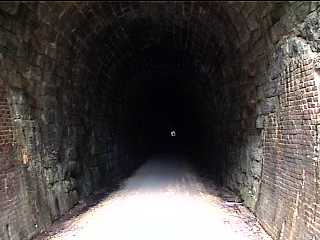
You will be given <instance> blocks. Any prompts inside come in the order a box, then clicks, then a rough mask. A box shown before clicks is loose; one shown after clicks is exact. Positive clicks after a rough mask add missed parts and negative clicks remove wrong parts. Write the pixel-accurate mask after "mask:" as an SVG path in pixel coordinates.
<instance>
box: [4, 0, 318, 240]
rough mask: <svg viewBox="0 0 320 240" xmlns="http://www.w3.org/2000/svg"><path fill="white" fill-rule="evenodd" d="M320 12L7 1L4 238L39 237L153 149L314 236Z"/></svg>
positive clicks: (268, 224)
mask: <svg viewBox="0 0 320 240" xmlns="http://www.w3.org/2000/svg"><path fill="white" fill-rule="evenodd" d="M319 14H320V8H319V3H318V2H311V1H310V2H294V1H288V2H272V1H270V2H269V1H265V2H233V1H228V2H223V1H222V2H215V1H213V2H202V1H200V2H89V1H88V2H77V1H74V2H2V3H0V27H1V28H0V68H1V71H0V210H1V212H2V214H1V215H0V239H3V240H22V239H23V240H29V239H32V238H33V237H35V236H37V234H39V233H41V232H43V231H45V230H46V229H48V227H49V226H50V225H52V223H54V222H55V221H57V220H58V219H60V218H61V217H63V216H64V215H65V214H67V213H68V212H69V211H70V210H72V209H73V208H74V207H76V206H77V205H78V204H79V203H81V202H82V201H83V199H87V198H88V197H90V196H92V195H93V194H94V193H95V192H97V191H99V190H101V189H113V188H115V186H118V185H119V184H120V183H121V182H123V181H124V179H127V178H129V177H130V176H132V175H133V174H134V173H135V172H136V171H139V168H140V167H141V166H143V165H144V164H146V163H147V162H148V160H150V158H153V157H159V156H162V158H163V159H167V161H168V159H169V161H170V159H172V156H175V157H177V158H179V159H182V160H183V161H185V162H186V164H188V165H190V166H192V169H194V170H195V171H196V172H197V173H198V174H199V175H201V176H206V178H208V179H210V181H211V182H212V184H215V186H218V187H221V188H226V189H228V190H229V191H231V192H233V194H235V195H236V196H237V198H239V199H240V200H239V202H238V203H241V204H243V206H245V207H246V208H247V209H249V211H250V212H251V213H252V214H254V216H255V217H256V219H257V221H258V222H259V224H260V225H261V226H262V227H263V229H264V230H265V231H266V232H267V233H268V234H269V235H270V236H271V238H272V239H288V240H293V239H301V240H302V239H320V227H319V226H320V225H319V224H320V219H319V216H320V210H319V209H320V208H319V200H320V197H319V191H320V185H319V183H320V180H319V179H320V178H319V174H320V168H319V134H318V130H319V123H318V122H320V117H319V113H320V110H319V106H320V105H319V87H320V85H319V81H320V77H319V74H320V72H319V71H320V70H319V69H320V54H319V52H320V42H319V41H320V38H319V36H320V35H319V31H320V27H319V26H320V21H319V19H320V18H319ZM162 158H161V159H162ZM164 174H165V173H164Z"/></svg>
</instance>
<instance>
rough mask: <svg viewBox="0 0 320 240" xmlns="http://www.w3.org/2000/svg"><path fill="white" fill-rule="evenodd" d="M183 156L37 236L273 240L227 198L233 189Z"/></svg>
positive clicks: (142, 171)
mask: <svg viewBox="0 0 320 240" xmlns="http://www.w3.org/2000/svg"><path fill="white" fill-rule="evenodd" d="M181 160H182V159H179V158H178V157H168V156H158V157H155V158H152V159H150V160H149V161H148V162H146V163H145V164H144V165H143V166H142V167H141V168H139V169H138V170H137V171H136V173H135V174H134V175H132V176H131V177H130V178H129V179H127V180H126V181H125V182H124V183H123V185H122V186H121V188H120V190H118V191H116V192H114V193H112V194H110V195H109V196H107V197H104V198H103V199H102V200H101V201H99V202H98V203H97V204H95V205H94V204H93V205H94V206H91V207H90V208H88V209H87V210H86V211H82V213H79V214H75V212H77V208H78V210H79V209H83V208H84V205H86V204H84V203H82V205H81V204H80V205H79V206H78V207H76V208H75V209H74V210H72V211H71V213H70V214H71V215H73V217H70V216H69V217H67V218H66V217H65V218H64V219H62V220H60V221H58V222H56V223H55V224H53V226H52V227H51V228H50V229H49V230H48V231H47V232H45V233H43V234H41V235H40V236H38V237H37V238H36V240H49V239H51V240H62V239H64V240H75V239H77V240H85V239H86V240H88V239H92V240H94V239H112V240H129V239H130V240H149V239H152V240H158V239H159V240H164V239H165V240H173V239H174V240H180V239H181V240H182V239H183V240H188V239H190V240H191V239H193V240H194V239H201V240H206V239H224V240H242V239H249V240H251V239H252V240H253V239H261V240H269V239H270V240H271V238H270V237H269V236H268V235H267V234H266V233H265V232H264V231H263V229H262V228H261V227H260V225H259V224H258V222H257V220H256V219H255V217H254V216H253V215H252V214H251V213H250V212H249V211H248V210H247V209H246V208H245V207H244V206H242V205H241V203H230V202H227V201H226V199H229V200H230V199H236V197H234V196H233V195H232V193H230V192H228V191H227V190H226V189H219V188H218V187H216V186H214V185H213V184H212V183H210V184H209V182H206V180H204V179H203V178H200V177H198V176H197V175H196V174H195V173H194V172H193V170H192V168H190V167H189V166H188V165H187V164H186V163H185V162H184V161H181ZM208 186H210V187H208ZM72 212H74V213H72ZM70 214H69V215H70Z"/></svg>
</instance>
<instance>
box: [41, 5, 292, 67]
mask: <svg viewBox="0 0 320 240" xmlns="http://www.w3.org/2000/svg"><path fill="white" fill-rule="evenodd" d="M41 5H42V7H41ZM66 5H68V6H67V7H66ZM286 5H287V3H271V2H263V3H250V4H249V3H245V2H227V3H223V4H221V3H219V2H185V3H184V2H176V3H167V2H159V3H157V2H149V3H144V2H143V3H139V2H137V3H136V2H121V3H116V2H113V3H111V4H110V3H99V2H74V3H72V2H70V3H68V4H65V3H56V4H54V5H52V4H49V3H41V4H40V8H39V11H40V14H39V15H40V18H41V19H42V20H43V21H48V22H56V31H58V32H61V35H60V36H63V38H62V39H61V41H65V40H67V41H69V42H70V45H71V46H73V47H76V48H78V53H79V54H81V55H82V56H84V57H85V58H86V59H90V56H92V57H93V58H94V59H95V61H94V63H93V62H92V61H91V62H92V63H93V64H94V65H95V67H96V68H97V70H98V69H101V68H104V67H105V66H106V65H107V66H108V69H109V71H112V69H113V66H115V67H116V68H118V69H120V71H123V69H124V66H126V67H128V66H129V68H131V69H132V68H134V67H133V66H135V67H137V66H136V65H137V64H142V65H150V64H148V61H149V60H150V59H148V57H145V59H144V60H143V61H144V62H143V63H141V62H139V63H138V62H137V61H133V59H137V56H139V55H141V54H142V55H144V56H145V54H144V51H145V50H146V49H147V48H149V47H151V46H159V45H161V46H162V47H164V46H166V47H167V48H168V49H179V50H184V51H186V52H188V54H190V55H192V56H193V59H194V61H195V62H196V64H197V65H199V66H200V68H201V70H202V71H204V72H207V73H208V72H210V71H212V70H213V69H212V67H213V64H212V59H214V58H216V57H218V58H219V59H221V61H222V59H223V58H227V57H228V58H230V59H231V60H232V61H240V54H242V53H245V52H247V51H248V49H249V50H250V48H249V39H250V47H251V46H253V45H254V43H255V42H256V41H257V40H258V39H259V38H261V37H262V35H263V34H264V33H265V31H266V30H267V29H268V28H269V27H270V26H271V24H272V22H275V21H277V20H278V18H279V16H277V14H278V15H279V13H278V12H279V11H280V10H279V9H282V12H281V14H283V12H284V11H285V10H283V9H285V6H286ZM48 9H49V10H48ZM48 11H49V13H50V14H49V13H48ZM270 11H271V12H274V14H267V13H268V12H270ZM49 18H50V19H49ZM61 30H62V31H61ZM240 46H241V47H240ZM169 51H170V50H169ZM84 52H85V54H84ZM106 53H108V54H106ZM97 56H99V57H98V58H97ZM232 61H231V62H232ZM88 62H90V61H88ZM228 62H230V61H228ZM138 68H141V66H140V67H138ZM91 69H92V68H91ZM98 71H99V70H98Z"/></svg>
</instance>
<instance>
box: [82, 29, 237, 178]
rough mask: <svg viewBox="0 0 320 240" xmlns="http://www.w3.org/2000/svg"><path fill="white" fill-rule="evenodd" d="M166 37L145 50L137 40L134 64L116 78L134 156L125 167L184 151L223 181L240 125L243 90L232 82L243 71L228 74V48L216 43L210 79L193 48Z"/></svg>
mask: <svg viewBox="0 0 320 240" xmlns="http://www.w3.org/2000/svg"><path fill="white" fill-rule="evenodd" d="M150 28H151V29H152V27H150ZM136 34H137V33H135V36H136ZM141 34H142V33H141ZM161 37H162V38H164V40H163V39H162V41H159V42H156V43H155V42H152V41H151V43H150V42H148V45H147V46H144V47H143V48H141V46H139V44H141V41H138V42H137V46H134V47H133V48H134V49H138V51H137V52H136V53H135V55H133V56H131V57H130V58H129V60H130V64H123V65H120V67H119V69H118V74H117V75H116V76H117V77H116V78H115V79H116V80H115V87H114V89H113V94H114V98H116V99H121V101H123V103H124V104H123V105H122V113H121V114H120V118H121V119H123V121H122V122H121V121H120V122H121V124H119V125H118V127H119V131H120V132H121V136H122V139H123V140H122V142H123V143H124V142H125V143H124V147H123V151H125V152H128V155H130V156H129V157H128V158H130V159H129V160H128V161H126V162H124V165H125V166H123V169H126V170H125V171H127V172H130V171H131V169H135V168H136V167H137V166H139V164H140V163H141V162H143V160H145V159H148V157H150V156H152V155H154V154H183V155H186V156H188V158H187V159H189V160H190V161H191V163H192V164H194V165H195V166H196V168H210V169H211V173H214V174H212V178H214V179H215V180H216V181H217V182H219V183H222V179H223V174H224V173H223V171H224V170H223V169H222V166H224V164H223V161H224V156H223V154H224V152H223V151H224V149H226V147H225V146H224V145H226V144H228V142H227V141H229V138H231V137H233V136H231V135H230V134H232V133H233V132H234V131H235V128H239V118H238V116H237V115H236V114H237V113H238V104H239V102H238V101H237V100H238V98H237V97H238V96H239V89H238V88H237V86H238V83H237V82H236V84H234V81H233V80H234V79H233V76H235V75H236V72H237V71H239V69H233V70H232V71H233V72H231V74H229V75H228V74H225V75H226V76H224V75H223V74H224V73H223V71H224V69H222V68H221V67H220V66H221V65H222V61H226V59H230V56H229V57H225V56H224V57H223V56H222V53H223V52H225V50H223V49H221V48H218V47H217V49H215V51H216V53H217V56H216V58H215V59H211V63H210V64H212V65H215V66H212V69H214V71H215V73H214V75H213V76H214V79H210V78H209V76H208V75H206V73H205V72H204V71H203V70H202V69H201V68H203V67H204V65H203V64H202V63H201V62H197V61H196V56H194V54H192V52H190V51H189V49H188V48H185V47H181V46H173V45H172V43H171V42H170V41H169V40H168V39H167V38H166V36H161ZM100 54H102V55H104V54H107V53H103V52H101V53H100ZM232 60H233V59H232ZM90 61H91V62H94V60H92V59H91V58H90V60H89V62H88V64H89V65H90ZM233 61H234V60H233ZM230 65H231V66H232V63H230ZM227 71H228V70H227ZM211 78H212V77H211ZM102 81H104V79H103V78H100V81H98V82H97V83H96V84H98V85H97V86H98V88H101V87H103V86H104V85H103V84H104V83H103V82H102ZM108 84H109V83H108ZM229 85H231V87H229ZM108 86H109V85H108ZM213 93H214V94H215V95H212V94H213ZM93 94H95V95H96V94H97V93H93ZM228 94H230V95H228ZM228 98H229V99H228ZM232 101H233V103H232V104H230V103H231V102H232ZM235 109H236V111H234V110H235ZM232 111H233V112H232ZM230 116H231V117H230ZM230 122H231V124H230V125H228V124H229V123H230ZM230 129H231V131H230ZM237 130H238V131H239V129H237ZM171 131H175V133H176V136H174V137H172V136H171ZM141 156H143V157H141ZM136 159H138V160H136ZM139 159H140V160H139Z"/></svg>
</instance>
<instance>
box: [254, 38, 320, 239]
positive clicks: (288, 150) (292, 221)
mask: <svg viewBox="0 0 320 240" xmlns="http://www.w3.org/2000/svg"><path fill="white" fill-rule="evenodd" d="M292 41H293V42H296V44H301V45H302V44H304V43H303V42H302V43H301V41H299V40H296V39H293V40H292ZM284 45H285V46H286V47H287V48H288V49H292V48H294V46H293V45H290V42H289V41H288V42H287V44H284ZM294 45H295V44H294ZM295 46H296V45H295ZM284 48H285V47H284ZM283 60H284V61H283V62H282V63H280V62H276V63H277V64H279V65H278V66H276V68H279V67H280V68H281V71H279V73H278V74H275V76H274V78H273V79H272V81H274V82H276V83H279V85H278V87H279V94H278V95H277V96H275V97H276V98H277V99H278V101H279V102H278V106H275V107H274V109H273V111H272V112H270V113H267V114H266V115H265V126H264V139H263V156H264V162H263V171H262V182H261V192H260V198H259V201H258V206H257V210H256V211H257V215H258V217H259V219H260V220H261V222H262V224H263V226H264V227H265V228H266V229H267V230H268V232H269V233H270V234H271V235H272V236H273V237H274V238H275V239H288V240H291V239H317V237H316V236H320V234H319V233H320V228H319V223H320V219H319V213H320V211H319V207H318V202H319V195H318V192H319V166H318V158H319V156H318V152H317V151H318V150H317V148H318V144H319V143H318V141H319V139H318V130H319V129H318V120H317V114H318V112H319V92H318V91H319V88H318V87H317V83H316V81H315V78H314V77H315V72H314V64H313V59H312V54H310V52H309V55H308V54H306V55H304V54H302V53H301V52H300V54H298V55H294V56H290V55H289V56H288V55H284V57H283ZM273 98H274V97H273Z"/></svg>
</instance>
